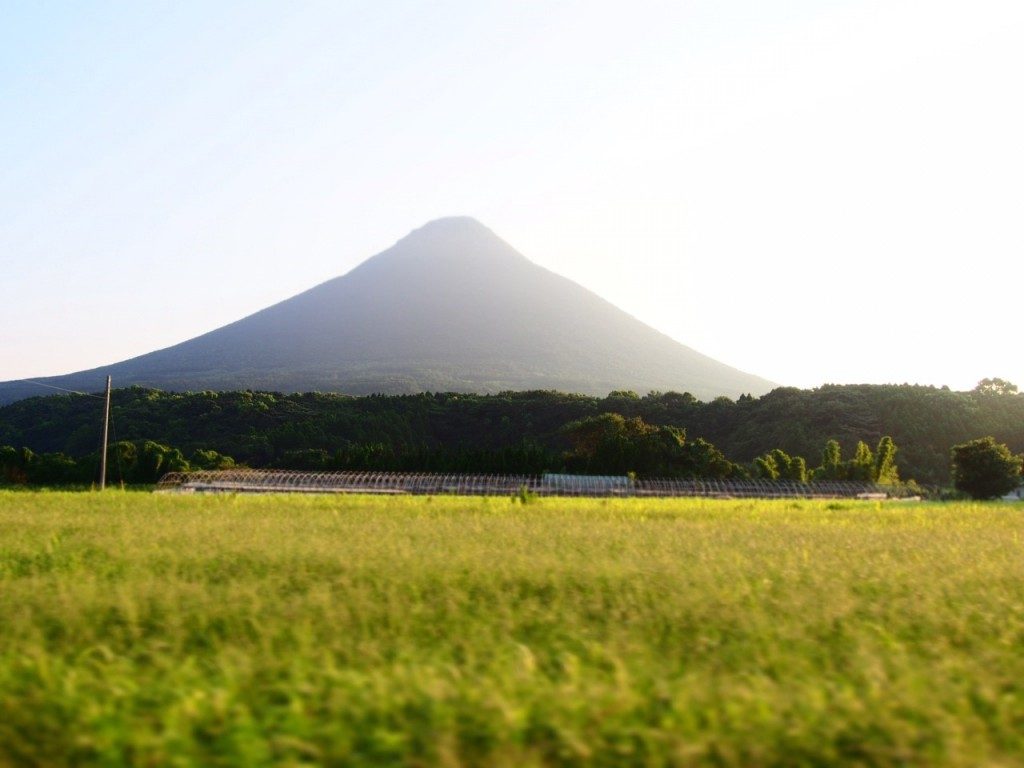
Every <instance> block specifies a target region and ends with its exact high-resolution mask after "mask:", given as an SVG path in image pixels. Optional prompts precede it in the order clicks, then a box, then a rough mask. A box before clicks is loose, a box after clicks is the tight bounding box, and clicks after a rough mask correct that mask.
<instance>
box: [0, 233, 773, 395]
mask: <svg viewBox="0 0 1024 768" xmlns="http://www.w3.org/2000/svg"><path fill="white" fill-rule="evenodd" d="M107 375H111V376H113V377H114V378H115V380H116V383H117V384H118V386H129V385H141V386H149V387H154V388H159V389H168V390H174V391H188V390H192V391H195V390H206V389H214V390H216V389H219V390H226V389H264V390H276V391H282V392H299V391H314V390H315V391H327V392H342V393H347V394H355V395H362V394H371V393H386V394H402V393H413V392H421V391H455V392H481V393H486V392H497V391H502V390H534V389H559V390H564V391H578V392H582V393H587V394H607V392H609V391H613V390H616V389H634V390H636V391H640V392H646V391H649V390H652V389H655V390H676V391H690V392H692V393H693V394H695V395H697V396H699V397H714V396H717V395H727V396H732V397H735V396H737V395H739V394H742V393H745V392H750V393H752V394H760V393H763V392H766V391H768V390H769V389H771V388H772V387H773V386H774V385H773V384H772V383H771V382H768V381H766V380H765V379H761V378H759V377H757V376H753V375H751V374H747V373H744V372H742V371H738V370H736V369H735V368H731V367H730V366H727V365H725V364H723V363H720V362H718V361H716V360H713V359H712V358H710V357H707V356H706V355H702V354H701V353H699V352H697V351H695V350H692V349H690V348H689V347H686V346H684V345H682V344H679V343H678V342H676V341H674V340H673V339H671V338H670V337H668V336H667V335H665V334H663V333H661V332H660V331H657V330H655V329H654V328H651V327H650V326H648V325H646V324H644V323H643V322H641V321H640V320H638V319H637V318H635V317H633V316H631V315H629V314H627V313H626V312H624V311H623V310H621V309H619V308H617V307H615V306H614V305H613V304H611V303H610V302H608V301H606V300H605V299H603V298H601V297H600V296H598V295H596V294H594V293H592V292H591V291H589V290H587V289H586V288H583V287H582V286H580V285H578V284H577V283H574V282H572V281H571V280H569V279H568V278H565V277H563V276H561V275H558V274H556V273H554V272H551V271H550V270H547V269H545V268H543V267H541V266H539V265H537V264H534V263H533V262H531V261H529V259H527V258H526V257H525V256H523V255H522V254H520V253H519V252H518V251H516V250H515V249H514V248H512V247H511V246H510V245H508V244H507V243H506V242H505V241H503V240H502V239H501V238H499V237H498V236H497V235H495V234H494V233H493V232H492V231H491V230H490V229H488V228H487V227H485V226H484V225H483V224H481V223H480V222H478V221H476V220H475V219H472V218H470V217H448V218H443V219H436V220H434V221H431V222H428V223H427V224H425V225H423V226H421V227H419V228H417V229H415V230H413V231H412V232H410V233H409V234H408V235H406V236H405V237H404V238H402V239H401V240H399V241H397V242H396V243H395V244H394V245H392V246H391V247H390V248H388V249H386V250H384V251H382V252H380V253H378V254H376V255H374V256H371V257H370V258H369V259H367V260H365V261H363V262H362V263H360V264H359V265H357V266H356V267H354V268H353V269H351V270H350V271H348V272H347V273H345V274H343V275H341V276H339V277H335V278H332V279H330V280H327V281H325V282H323V283H321V284H319V285H316V286H314V287H312V288H310V289H308V290H306V291H304V292H302V293H299V294H297V295H295V296H292V297H290V298H288V299H285V300H283V301H281V302H278V303H276V304H273V305H271V306H269V307H266V308H264V309H262V310H259V311H257V312H255V313H253V314H251V315H248V316H246V317H243V318H241V319H239V320H236V321H234V322H232V323H229V324H227V325H224V326H221V327H220V328H216V329H214V330H212V331H209V332H208V333H205V334H201V335H200V336H197V337H194V338H192V339H188V340H186V341H183V342H180V343H178V344H175V345H172V346H170V347H166V348H163V349H158V350H154V351H152V352H148V353H146V354H143V355H139V356H137V357H134V358H130V359H128V360H124V361H121V362H118V363H113V364H110V365H105V366H100V367H97V368H93V369H89V370H86V371H78V372H75V373H70V374H64V375H61V376H49V377H42V378H39V379H38V380H39V381H41V382H43V383H44V384H48V385H51V386H60V387H64V388H67V389H85V390H90V389H92V390H95V389H97V388H99V387H100V386H101V384H102V381H103V378H104V377H105V376H107ZM34 394H40V392H39V388H38V387H35V386H33V385H31V384H22V383H19V382H4V383H0V403H8V402H13V401H14V400H18V399H21V398H23V397H28V396H31V395H34Z"/></svg>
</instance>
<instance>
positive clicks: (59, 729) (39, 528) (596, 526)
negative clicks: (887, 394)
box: [0, 491, 1024, 766]
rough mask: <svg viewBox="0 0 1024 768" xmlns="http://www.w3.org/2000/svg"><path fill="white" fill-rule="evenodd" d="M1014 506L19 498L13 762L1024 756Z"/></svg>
mask: <svg viewBox="0 0 1024 768" xmlns="http://www.w3.org/2000/svg"><path fill="white" fill-rule="evenodd" d="M1022 537H1024V510H1022V508H1021V507H1020V506H1016V507H1014V506H1010V505H969V504H960V505H949V506H939V505H935V506H932V505H892V506H888V505H878V504H873V503H856V502H848V503H811V502H792V501H782V502H741V501H735V502H721V501H717V502H716V501H710V500H692V501H691V500H685V501H681V500H657V501H637V500H630V501H602V500H572V499H557V500H556V499H542V500H540V501H538V502H537V503H535V504H529V505H525V506H524V505H520V504H511V503H510V502H509V500H508V499H466V498H432V499H430V498H370V497H355V496H354V497H338V496H326V497H296V496H289V497H280V496H217V497H214V496H207V497H202V496H197V497H185V496H169V495H151V494H142V493H123V492H117V491H115V492H108V493H105V494H64V493H17V494H15V493H7V494H3V493H0V764H10V765H55V764H104V765H120V764H133V765H165V764H182V765H186V764H211V765H262V764H306V763H309V764H337V765H373V766H378V765H407V766H421V765H424V766H425V765H444V766H457V765H497V766H521V765H608V766H611V765H717V766H733V765H735V766H774V765H780V766H781V765H831V764H856V765H922V766H923V765H956V766H977V765H985V764H988V765H1006V766H1009V765H1024V538H1022Z"/></svg>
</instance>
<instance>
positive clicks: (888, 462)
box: [872, 436, 900, 485]
mask: <svg viewBox="0 0 1024 768" xmlns="http://www.w3.org/2000/svg"><path fill="white" fill-rule="evenodd" d="M873 472H874V477H873V478H872V479H873V480H874V481H875V482H876V483H882V484H883V485H895V484H896V483H898V482H899V481H900V475H899V471H898V470H897V468H896V443H894V442H893V441H892V438H891V437H889V436H886V437H883V438H882V439H881V440H879V441H878V448H876V449H875V468H874V470H873Z"/></svg>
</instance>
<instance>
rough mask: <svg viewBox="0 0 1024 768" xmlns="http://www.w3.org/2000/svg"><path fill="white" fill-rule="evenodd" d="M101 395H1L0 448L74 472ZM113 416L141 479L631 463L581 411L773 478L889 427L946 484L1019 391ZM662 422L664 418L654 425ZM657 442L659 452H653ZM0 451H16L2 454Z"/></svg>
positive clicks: (933, 480)
mask: <svg viewBox="0 0 1024 768" xmlns="http://www.w3.org/2000/svg"><path fill="white" fill-rule="evenodd" d="M101 406H102V404H101V401H99V400H97V399H95V398H94V397H91V396H81V395H55V396H48V397H37V398H31V399H28V400H23V401H20V402H17V403H13V404H11V405H8V406H5V407H3V408H0V446H10V447H11V449H13V450H16V451H21V450H22V449H29V450H30V451H31V452H34V453H35V454H58V453H59V454H63V458H61V457H50V458H49V459H48V461H50V462H57V463H59V462H60V461H62V460H64V459H67V458H70V459H73V460H77V461H78V463H79V464H80V465H81V466H82V467H83V469H82V474H83V476H85V475H86V474H87V468H88V467H89V465H90V464H89V459H88V457H89V456H90V455H92V456H97V455H98V454H97V451H98V443H99V435H100V429H99V427H100V421H101V416H102V407H101ZM605 414H616V415H618V416H621V417H622V419H621V420H620V421H621V423H620V422H619V421H615V422H614V423H613V422H609V421H607V417H605V416H604V415H605ZM598 417H602V418H604V419H605V421H601V420H600V419H599V418H598ZM112 418H113V434H112V439H113V442H115V443H118V442H120V443H122V444H123V445H122V447H120V448H118V449H117V450H118V452H119V453H118V455H117V456H116V457H115V458H117V459H120V458H122V456H121V454H123V459H124V461H123V463H121V465H120V467H121V471H122V472H124V471H126V470H125V469H124V467H125V466H126V465H127V466H128V467H129V470H127V471H129V472H132V473H134V477H135V478H136V479H138V480H140V481H147V480H149V479H150V478H152V477H153V475H154V474H155V473H157V472H159V471H164V470H166V469H169V468H172V467H189V466H192V467H201V466H219V465H220V464H221V463H223V462H224V461H229V459H226V458H225V457H231V459H232V460H234V461H235V462H238V463H242V464H247V465H249V466H253V467H262V466H274V467H283V468H288V467H291V468H297V469H298V468H303V469H312V468H324V469H361V468H367V469H395V470H423V471H464V472H523V473H536V472H542V471H545V470H565V469H568V470H576V471H599V470H602V469H608V468H609V467H611V468H614V469H619V468H625V466H626V465H624V464H623V462H628V461H633V462H634V463H637V462H639V463H641V464H642V462H643V461H644V460H645V459H641V458H639V454H638V455H637V457H625V458H623V457H620V458H619V459H616V460H615V461H612V460H611V459H607V460H604V459H601V458H600V456H598V457H597V458H595V455H594V454H593V453H592V454H591V455H590V456H589V457H588V455H587V454H586V451H585V450H581V446H582V445H583V443H584V442H585V441H586V438H585V437H581V435H582V434H583V432H581V430H580V429H579V428H578V427H579V425H580V424H586V423H587V420H588V419H590V420H591V421H590V422H589V423H590V424H591V426H593V425H594V424H598V423H600V424H603V426H602V427H601V428H602V429H604V430H605V431H607V429H615V430H618V433H617V434H618V437H617V438H616V439H617V440H619V444H621V443H622V440H624V439H627V438H629V439H633V438H630V437H629V435H628V434H627V433H628V432H629V430H633V433H634V437H637V436H639V437H638V439H640V438H642V440H644V441H647V444H650V445H653V444H654V442H657V441H661V442H660V443H659V445H661V446H662V448H659V449H658V451H661V453H658V451H655V452H654V453H650V451H648V454H649V458H648V459H647V460H648V465H647V467H648V469H649V471H651V472H658V471H665V470H666V469H669V470H671V469H672V468H673V467H675V468H678V467H691V469H692V467H695V466H698V465H699V464H700V462H710V464H708V466H716V467H718V469H716V470H714V471H715V472H717V473H718V474H725V475H728V474H729V473H730V472H733V471H735V472H751V473H754V474H761V475H762V476H764V475H765V474H767V475H769V476H770V474H771V472H772V471H773V470H772V467H771V466H769V465H771V464H773V463H776V459H778V463H781V464H783V465H784V466H781V467H777V468H776V470H775V471H777V472H780V474H783V475H785V474H786V473H787V472H790V471H796V472H799V471H800V470H799V468H798V464H796V463H794V464H793V465H792V466H790V465H789V464H786V463H785V462H786V459H785V458H784V457H801V458H803V459H804V462H801V463H802V464H803V465H804V466H806V467H807V468H813V467H818V466H820V465H823V464H825V463H828V462H829V461H834V460H835V459H836V457H835V456H834V455H832V456H828V455H824V456H823V454H828V452H830V451H831V452H833V453H834V452H835V450H836V448H835V446H827V443H828V442H829V441H830V440H831V441H836V443H838V448H839V450H840V451H841V452H842V456H843V458H844V460H848V461H853V460H854V459H855V458H856V456H857V453H858V451H861V450H862V449H861V448H860V447H859V446H858V443H861V442H863V443H864V444H866V445H867V446H870V447H871V448H874V447H875V446H876V445H880V441H881V440H882V438H883V437H885V436H891V438H892V440H893V441H894V443H895V445H896V446H898V450H899V455H898V464H899V474H900V476H901V477H902V478H903V479H914V480H917V481H918V482H920V483H922V484H928V485H946V484H948V483H949V463H950V448H951V447H952V446H953V445H954V444H956V443H960V442H963V441H965V440H969V439H971V438H975V437H979V436H982V435H992V436H994V437H995V438H996V440H998V441H999V442H1004V443H1006V444H1008V445H1009V446H1010V448H1011V449H1012V450H1013V451H1014V452H1018V453H1019V452H1021V451H1024V395H1021V394H1018V393H1017V392H1016V388H1015V387H1013V386H1012V385H1008V384H1006V383H1005V382H1001V381H999V380H986V381H985V382H983V383H982V384H981V385H979V387H978V388H976V389H975V390H973V391H971V392H953V391H950V390H948V389H945V388H941V389H940V388H935V387H922V386H910V385H901V386H897V385H883V386H879V385H842V386H839V385H828V386H823V387H820V388H818V389H813V390H800V389H792V388H778V389H775V390H773V391H772V392H770V393H768V394H766V395H764V396H762V397H760V398H754V397H750V396H747V395H744V396H741V397H740V398H739V399H737V400H731V399H728V398H724V397H722V398H717V399H715V400H712V401H710V402H702V401H700V400H698V399H696V398H695V397H693V396H691V395H689V394H685V393H683V394H680V393H675V392H664V393H658V392H652V393H649V394H647V395H644V396H639V395H637V394H636V393H633V392H613V393H611V394H610V395H608V396H607V397H604V398H598V397H590V396H585V395H575V394H564V393H559V392H547V391H537V392H507V393H501V394H495V395H467V394H453V393H425V394H418V395H397V396H379V395H371V396H367V397H347V396H342V395H333V394H317V393H307V394H292V395H282V394H278V393H268V392H250V391H245V392H220V393H217V392H197V393H172V392H162V391H157V390H150V389H143V388H130V389H122V390H115V391H114V394H113V407H112ZM573 424H576V425H577V428H576V429H575V430H574V429H573V426H572V425H573ZM630 425H633V426H630ZM637 425H642V426H637ZM661 427H672V428H673V430H672V431H666V430H664V429H662V430H657V429H651V428H661ZM638 430H639V431H638ZM585 431H586V430H584V432H585ZM591 432H593V430H592V429H591ZM652 441H653V442H652ZM129 443H130V444H131V447H129V446H128V444H129ZM638 444H639V443H638ZM168 446H170V447H168ZM664 446H669V447H668V448H665V447H664ZM712 449H714V450H715V453H711V452H710V451H711V450H712ZM637 450H639V449H637ZM665 451H668V453H665ZM773 451H776V453H775V454H774V455H775V457H776V458H775V459H773V458H772V452H773ZM701 452H703V453H701ZM620 453H621V451H620ZM698 453H701V455H700V456H698V455H697V454H698ZM605 454H607V451H606V452H605ZM605 454H602V455H605ZM648 454H645V455H648ZM655 454H657V456H659V457H660V458H656V457H655V458H651V457H654V456H655ZM684 454H685V455H684ZM18 455H19V456H20V455H22V454H18ZM608 455H610V454H608ZM7 457H8V459H7V460H8V461H9V462H13V461H15V459H16V457H15V455H14V454H11V453H10V451H8V453H7ZM158 457H162V458H158ZM666 457H668V458H666ZM719 457H721V459H720V458H719ZM863 458H864V457H863V456H862V457H861V459H863ZM19 460H20V459H19ZM721 461H727V463H728V464H729V465H730V466H735V467H736V469H735V470H730V469H728V468H725V465H723V464H721ZM616 462H618V463H616ZM659 462H660V463H659ZM673 462H674V463H673ZM687 462H689V463H687ZM23 463H24V462H23ZM733 463H735V465H733ZM620 464H622V465H623V467H620V466H619V465H620ZM632 468H633V469H640V468H638V467H635V466H634V467H632ZM680 471H682V470H680ZM686 471H690V470H686ZM708 471H711V470H708Z"/></svg>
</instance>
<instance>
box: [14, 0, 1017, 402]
mask: <svg viewBox="0 0 1024 768" xmlns="http://www.w3.org/2000/svg"><path fill="white" fill-rule="evenodd" d="M763 5H764V4H759V3H756V2H754V0H741V1H739V2H736V3H730V4H728V7H723V6H724V4H720V3H713V2H681V3H662V2H647V3H640V4H638V5H636V4H635V5H632V6H630V9H629V11H628V12H626V11H624V10H622V8H623V7H622V6H621V5H619V4H608V3H587V4H582V3H566V2H563V3H536V4H534V3H516V4H501V3H487V4H476V3H465V2H442V3H431V4H426V3H420V2H390V3H370V2H353V3H343V4H334V3H312V4H305V5H303V6H301V8H296V7H293V6H289V5H285V4H274V3H259V4H249V3H244V4H243V3H240V2H237V3H236V2H225V3H220V4H217V5H216V6H215V7H213V8H210V7H208V6H207V5H206V4H200V3H195V2H184V3H177V4H174V5H162V6H155V7H148V8H147V7H141V6H136V5H132V4H118V3H101V4H95V5H93V6H91V7H89V8H81V7H77V6H73V5H71V4H62V3H54V4H47V5H43V4H38V5H37V4H33V5H31V6H29V5H26V6H24V7H21V8H18V9H9V11H8V18H7V19H6V22H7V23H6V24H5V26H4V29H3V30H2V31H0V42H2V43H3V45H2V50H0V100H2V103H3V104H4V105H5V107H6V108H5V109H4V115H5V116H4V118H3V119H2V122H0V138H2V139H3V140H2V141H0V161H2V162H3V165H4V168H5V171H6V172H5V174H3V176H2V177H0V267H2V269H3V275H4V279H3V281H2V282H0V286H2V287H0V328H2V329H3V331H2V332H0V333H2V336H0V348H2V349H3V354H2V355H0V381H5V380H10V379H18V378H34V377H38V376H47V375H56V374H63V373H68V372H72V371H78V370H84V369H89V368H93V367H96V366H100V365H104V364H108V363H112V362H115V361H119V360H124V359H127V358H131V357H134V356H137V355H140V354H144V353H146V352H150V351H153V350H156V349H160V348H164V347H168V346H171V345H173V344H176V343H178V342H181V341H184V340H186V339H189V338H192V337H195V336H198V335H200V334H202V333H205V332H207V331H210V330H213V329H214V328H217V327H219V326H223V325H225V324H227V323H230V322H233V321H235V320H238V319H240V318H242V317H244V316H246V315H249V314H251V313H253V312H255V311H258V310H260V309H262V308H264V307H266V306H268V305H271V304H274V303H276V302H279V301H282V300H284V299H287V298H289V297H291V296H294V295H296V294H298V293H300V292H302V291H304V290H306V289H308V288H311V287H313V286H314V285H316V284H318V283H321V282H324V281H325V280H328V279H331V278H333V277H337V276H339V275H342V274H344V273H346V272H348V271H349V270H351V269H352V268H354V267H355V266H357V265H358V264H359V263H361V262H363V261H364V260H365V259H367V258H369V257H371V256H372V255H374V254H376V253H378V252H381V251H383V250H385V249H386V248H388V247H389V246H390V245H392V244H393V243H394V242H395V241H397V240H399V239H401V238H402V237H404V236H405V235H406V234H408V232H409V231H410V230H412V229H415V228H417V227H419V226H421V225H423V224H424V223H426V222H427V221H429V220H432V219H436V218H439V217H443V216H451V215H468V216H472V217H474V218H476V219H477V220H479V221H480V222H482V223H483V224H484V225H485V226H487V227H489V228H490V229H492V230H493V231H494V232H495V233H496V234H497V235H498V236H499V237H501V238H503V239H504V240H506V241H507V242H508V243H510V244H511V245H512V246H513V247H514V248H515V249H517V250H518V251H520V252H521V253H522V254H523V255H525V256H526V257H527V258H528V259H530V260H531V261H534V262H536V263H537V264H540V265H541V266H543V267H546V268H548V269H550V270H552V271H554V272H556V273H558V274H560V275H564V276H565V277H568V278H570V279H571V280H574V281H576V282H578V283H580V284H582V285H583V286H585V287H587V288H589V289H591V290H592V291H594V292H596V293H597V294H598V295H600V296H602V297H603V298H605V299H607V300H608V301H610V302H612V303H613V304H615V305H617V306H618V307H620V308H622V309H623V310H625V311H626V312H628V313H629V314H631V315H633V316H635V317H637V318H638V319H640V320H642V321H643V322H645V323H648V324H649V325H651V326H653V327H654V328H656V329H657V330H659V331H662V332H663V333H665V334H667V335H669V336H670V337H672V338H674V339H676V340H677V341H679V342H681V343H682V344H685V345H687V346H690V347H693V348H694V349H696V350H699V351H700V352H702V353H704V354H706V355H708V356H710V357H712V358H715V359H717V360H720V361H721V362H723V363H726V364H728V365H730V366H733V367H735V368H738V369H740V370H743V371H747V372H749V373H752V374H755V375H758V376H762V377H764V378H767V379H770V380H773V381H776V382H779V383H780V384H784V385H793V386H802V387H813V386H818V385H821V384H823V383H887V382H891V383H903V382H908V383H922V384H934V385H937V386H941V385H948V386H950V387H951V388H953V389H970V388H971V387H973V386H974V384H975V383H976V382H977V381H978V380H979V379H981V378H984V377H993V376H996V377H1002V378H1006V379H1009V380H1011V381H1014V382H1016V383H1018V384H1021V385H1024V359H1021V358H1020V356H1019V355H1018V356H1017V357H1016V358H1014V357H1013V352H1014V349H1015V347H1014V342H1015V341H1016V337H1017V331H1016V328H1015V326H1014V323H1013V322H1012V321H1013V320H1014V319H1015V314H1014V313H1013V310H1014V308H1015V305H1016V303H1017V302H1016V301H1015V296H1014V292H1015V290H1018V289H1017V288H1016V285H1015V283H1016V281H1017V279H1018V278H1019V277H1020V276H1021V275H1022V274H1024V269H1021V267H1020V266H1019V262H1020V260H1021V256H1022V255H1024V232H1022V227H1021V221H1022V220H1024V219H1022V215H1024V189H1022V187H1021V184H1020V179H1021V178H1022V177H1024V148H1022V147H1021V144H1020V141H1019V137H1020V136H1021V135H1024V107H1022V106H1021V104H1020V103H1019V99H1015V98H1014V97H1013V95H1012V94H1013V93H1015V92H1016V91H1017V90H1019V89H1018V87H1017V84H1016V82H1015V81H1016V79H1017V78H1016V75H1017V74H1018V73H1019V72H1020V71H1024V51H1022V50H1021V49H1020V47H1019V44H1018V41H1019V39H1020V38H1021V36H1022V34H1024V9H1022V8H1020V7H1019V6H1018V5H1017V4H1015V3H1012V2H995V1H983V2H979V3H974V4H971V6H970V8H969V10H967V9H966V6H965V5H964V4H962V3H953V2H932V3H928V4H925V3H921V2H901V1H899V0H897V1H895V2H884V3H883V2H864V1H862V0H834V1H829V2H820V1H819V2H810V0H802V1H799V2H793V3H788V4H786V7H785V8H784V9H779V8H774V9H772V8H765V7H762V6H763ZM773 5H774V4H773Z"/></svg>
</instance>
